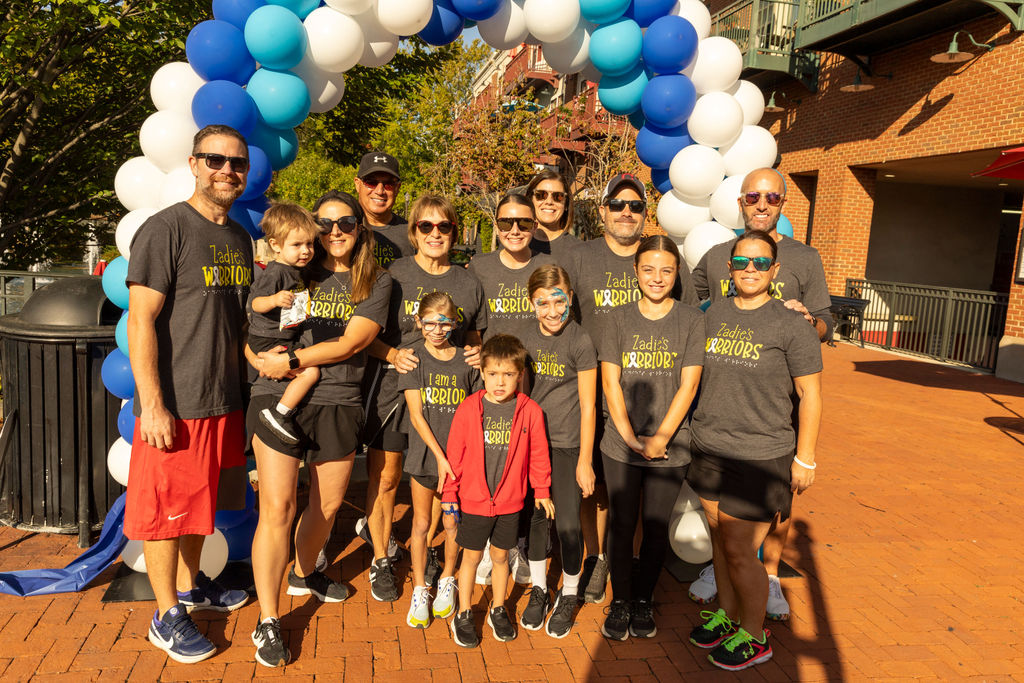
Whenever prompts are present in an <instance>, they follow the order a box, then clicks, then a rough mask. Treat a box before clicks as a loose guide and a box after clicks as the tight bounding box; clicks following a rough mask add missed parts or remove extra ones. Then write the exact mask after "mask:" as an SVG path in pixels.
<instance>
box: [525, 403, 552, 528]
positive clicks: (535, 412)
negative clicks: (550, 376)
mask: <svg viewBox="0 0 1024 683" xmlns="http://www.w3.org/2000/svg"><path fill="white" fill-rule="evenodd" d="M525 409H526V410H528V411H529V413H528V414H527V419H528V423H527V425H528V426H527V429H528V430H529V431H528V434H527V436H529V438H530V486H531V488H533V492H534V497H535V498H536V506H537V507H538V508H541V509H543V510H544V514H545V515H546V516H547V518H548V519H554V518H555V504H554V503H553V502H551V449H550V447H549V446H548V437H547V431H546V430H545V429H544V411H543V410H541V407H540V406H539V405H537V403H536V402H535V401H534V400H532V399H527V402H526V406H525Z"/></svg>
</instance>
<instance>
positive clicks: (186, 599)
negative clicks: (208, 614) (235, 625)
mask: <svg viewBox="0 0 1024 683" xmlns="http://www.w3.org/2000/svg"><path fill="white" fill-rule="evenodd" d="M248 601H249V594H248V593H246V592H245V591H239V590H228V589H227V588H224V587H223V586H221V585H220V584H219V583H217V582H216V581H214V580H213V579H211V578H209V577H208V576H206V574H204V573H202V572H199V573H198V574H196V587H195V588H193V589H192V590H190V591H187V592H185V593H182V592H181V591H178V602H180V603H181V604H183V605H185V608H186V609H187V610H188V611H189V612H194V611H196V610H203V609H205V610H210V611H212V612H234V611H235V610H236V609H238V608H239V607H241V606H242V605H244V604H245V603H247V602H248Z"/></svg>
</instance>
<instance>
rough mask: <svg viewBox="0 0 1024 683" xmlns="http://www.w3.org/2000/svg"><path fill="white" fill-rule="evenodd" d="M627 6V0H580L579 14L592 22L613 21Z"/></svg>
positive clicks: (604, 22) (603, 22)
mask: <svg viewBox="0 0 1024 683" xmlns="http://www.w3.org/2000/svg"><path fill="white" fill-rule="evenodd" d="M628 8H629V0H580V14H582V15H583V18H584V19H586V20H587V21H589V22H591V23H594V24H607V23H609V22H612V21H615V20H616V19H618V18H619V17H621V16H622V15H623V14H625V12H626V10H627V9H628Z"/></svg>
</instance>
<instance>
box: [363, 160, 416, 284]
mask: <svg viewBox="0 0 1024 683" xmlns="http://www.w3.org/2000/svg"><path fill="white" fill-rule="evenodd" d="M355 185H356V196H357V197H358V198H359V206H361V207H363V213H364V214H365V216H366V218H365V219H364V223H365V224H366V227H368V228H371V229H372V230H373V233H374V238H375V240H376V244H375V246H374V256H376V257H377V263H379V264H380V265H381V267H382V268H387V267H388V266H390V265H391V262H392V261H394V260H395V259H398V258H401V257H402V256H412V254H413V248H412V245H411V244H410V243H409V229H408V223H407V221H406V220H405V219H404V218H402V217H401V216H398V215H396V214H395V212H394V211H393V210H392V209H394V207H395V198H396V197H398V188H399V187H401V186H402V180H401V175H400V174H399V170H398V160H397V159H395V158H394V157H393V156H391V155H390V154H388V153H386V152H368V153H366V154H364V155H363V158H362V159H360V160H359V171H358V172H357V173H356V181H355Z"/></svg>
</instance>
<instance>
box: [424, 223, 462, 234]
mask: <svg viewBox="0 0 1024 683" xmlns="http://www.w3.org/2000/svg"><path fill="white" fill-rule="evenodd" d="M434 228H437V231H438V232H439V233H441V234H442V235H450V234H452V230H454V229H455V224H454V223H452V222H451V221H441V222H440V223H432V222H431V221H416V229H417V230H419V231H420V233H421V234H424V235H429V234H430V233H432V232H434Z"/></svg>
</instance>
